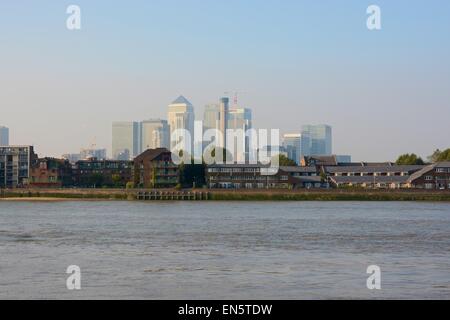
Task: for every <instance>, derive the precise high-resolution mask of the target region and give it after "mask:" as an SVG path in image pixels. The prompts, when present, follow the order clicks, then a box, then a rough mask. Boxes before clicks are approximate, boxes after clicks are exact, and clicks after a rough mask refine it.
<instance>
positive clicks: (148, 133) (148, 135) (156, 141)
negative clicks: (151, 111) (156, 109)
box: [141, 119, 170, 152]
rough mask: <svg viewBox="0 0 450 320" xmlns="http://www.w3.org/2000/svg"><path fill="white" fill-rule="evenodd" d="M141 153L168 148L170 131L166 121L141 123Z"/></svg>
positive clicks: (158, 120) (152, 120)
mask: <svg viewBox="0 0 450 320" xmlns="http://www.w3.org/2000/svg"><path fill="white" fill-rule="evenodd" d="M141 141H142V143H141V151H142V152H144V151H145V150H147V149H159V148H166V149H169V148H170V130H169V124H168V123H167V121H166V120H160V119H151V120H146V121H142V122H141Z"/></svg>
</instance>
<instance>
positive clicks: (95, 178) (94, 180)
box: [89, 173, 104, 188]
mask: <svg viewBox="0 0 450 320" xmlns="http://www.w3.org/2000/svg"><path fill="white" fill-rule="evenodd" d="M103 181H104V178H103V175H102V174H100V173H94V174H93V175H91V176H90V177H89V183H90V185H92V186H93V187H94V188H98V187H101V186H102V185H103Z"/></svg>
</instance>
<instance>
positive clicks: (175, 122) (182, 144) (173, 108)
mask: <svg viewBox="0 0 450 320" xmlns="http://www.w3.org/2000/svg"><path fill="white" fill-rule="evenodd" d="M194 121H195V114H194V107H193V106H192V104H191V103H190V102H189V101H188V100H187V99H186V98H185V97H183V96H179V97H178V98H177V99H176V100H175V101H174V102H172V103H171V104H170V105H169V112H168V122H169V128H170V137H171V139H170V150H174V149H175V148H176V147H178V150H189V153H190V154H192V153H193V141H194ZM177 130H187V131H188V132H189V133H190V135H191V137H190V139H189V140H190V141H187V139H184V141H183V136H182V135H181V134H180V132H179V131H177Z"/></svg>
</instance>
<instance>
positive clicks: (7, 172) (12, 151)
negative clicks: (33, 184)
mask: <svg viewBox="0 0 450 320" xmlns="http://www.w3.org/2000/svg"><path fill="white" fill-rule="evenodd" d="M36 159H37V155H36V154H35V153H34V149H33V147H32V146H0V188H18V187H24V186H26V185H28V182H29V178H30V172H31V165H32V164H33V162H34V161H35V160H36Z"/></svg>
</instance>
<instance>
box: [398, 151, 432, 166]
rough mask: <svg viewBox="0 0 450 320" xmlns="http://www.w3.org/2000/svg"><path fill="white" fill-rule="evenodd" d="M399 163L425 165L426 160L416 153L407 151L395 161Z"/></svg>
mask: <svg viewBox="0 0 450 320" xmlns="http://www.w3.org/2000/svg"><path fill="white" fill-rule="evenodd" d="M395 163H396V164H397V165H423V164H425V162H424V161H423V160H422V158H420V157H419V156H417V155H416V154H414V153H411V154H409V153H406V154H403V155H401V156H400V157H398V159H397V161H396V162H395Z"/></svg>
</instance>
